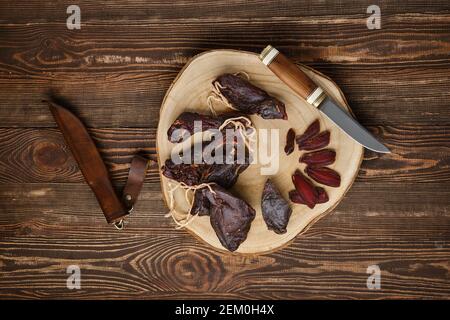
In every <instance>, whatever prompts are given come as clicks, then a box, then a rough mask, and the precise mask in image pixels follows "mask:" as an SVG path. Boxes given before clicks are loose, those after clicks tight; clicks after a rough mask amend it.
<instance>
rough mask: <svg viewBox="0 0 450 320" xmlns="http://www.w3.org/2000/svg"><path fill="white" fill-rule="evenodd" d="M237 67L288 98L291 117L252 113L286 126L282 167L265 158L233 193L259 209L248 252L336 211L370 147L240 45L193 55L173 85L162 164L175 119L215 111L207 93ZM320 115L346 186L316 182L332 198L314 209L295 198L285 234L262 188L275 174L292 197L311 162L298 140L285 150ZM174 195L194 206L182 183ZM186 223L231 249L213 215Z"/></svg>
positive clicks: (274, 245) (161, 129)
mask: <svg viewBox="0 0 450 320" xmlns="http://www.w3.org/2000/svg"><path fill="white" fill-rule="evenodd" d="M299 68H301V69H302V70H303V71H304V72H305V73H306V74H308V75H309V76H310V77H311V78H312V79H313V80H314V81H315V82H316V83H317V84H319V85H320V86H321V87H322V88H324V89H325V90H326V91H327V93H328V94H329V95H330V96H331V97H333V98H334V99H335V100H336V101H338V102H339V103H340V105H341V106H344V107H345V108H346V109H347V110H348V111H349V112H351V110H350V107H349V106H348V104H347V101H346V99H345V97H344V95H343V93H342V92H341V90H340V89H339V87H338V86H337V85H336V84H335V83H334V82H333V81H332V80H331V79H329V78H328V77H326V76H324V75H323V74H321V73H320V72H318V71H316V70H313V69H312V68H309V67H306V66H303V65H299ZM236 72H246V73H247V74H248V75H249V76H250V81H251V82H252V83H253V84H255V85H256V86H258V87H260V88H262V89H264V90H266V91H267V92H268V93H269V94H271V95H272V96H275V97H277V98H278V99H280V100H281V101H283V102H284V103H285V105H286V111H287V114H288V117H289V119H288V120H287V121H286V120H264V119H262V118H260V117H259V116H256V115H255V116H250V118H251V120H252V121H253V123H254V125H255V127H256V128H257V129H260V128H267V129H269V128H278V129H280V131H279V132H280V133H279V139H280V150H279V154H280V157H279V164H280V170H279V171H278V173H277V174H275V175H272V176H264V175H261V174H260V169H261V165H260V164H255V165H251V166H250V167H249V168H248V169H247V170H245V171H244V172H243V173H242V174H241V175H240V176H239V179H238V181H237V183H236V185H235V186H234V187H233V188H232V189H231V191H232V192H233V193H235V194H236V195H238V196H239V197H241V198H243V199H244V200H246V201H247V202H248V203H249V204H250V205H252V207H253V208H254V209H255V210H256V217H255V219H254V220H253V222H252V225H251V228H250V231H249V233H248V236H247V239H246V240H245V241H244V242H243V243H242V244H241V245H240V247H239V248H238V249H237V250H236V251H235V252H236V253H248V254H254V253H265V252H270V251H273V250H275V249H279V248H282V247H284V246H285V245H286V244H288V243H289V242H290V241H291V240H293V239H294V238H295V237H296V236H297V235H299V234H303V233H304V232H305V231H306V230H307V229H308V228H309V227H310V226H311V225H313V224H314V222H316V221H318V220H319V219H320V218H322V217H324V216H325V215H326V214H328V213H330V212H331V211H332V210H333V209H334V208H335V207H336V205H337V204H338V203H339V202H340V201H341V200H342V199H343V197H344V195H345V193H346V192H347V191H348V190H349V189H350V187H351V185H352V184H353V182H354V180H355V178H356V176H357V174H358V171H359V167H360V165H361V161H362V158H363V152H364V149H363V147H362V146H361V145H359V144H358V143H356V142H355V141H353V139H351V138H350V137H348V136H347V135H346V134H345V133H344V132H343V131H342V130H340V129H339V128H337V127H336V126H335V125H334V124H333V123H332V122H331V120H329V119H328V118H327V117H326V116H325V115H322V114H321V113H320V112H319V111H318V110H317V109H316V108H314V107H313V106H311V105H309V104H307V103H306V101H304V100H302V99H301V98H300V97H298V96H297V95H296V94H295V93H294V92H293V91H292V90H291V89H290V88H288V87H287V86H286V85H285V84H284V83H283V82H282V81H281V80H279V79H278V78H277V77H276V76H275V75H274V74H273V73H272V72H271V71H270V70H269V69H268V68H267V67H266V66H265V65H263V64H262V63H261V62H260V60H259V58H258V55H257V54H255V53H251V52H245V51H238V50H213V51H207V52H203V53H201V54H199V55H197V56H195V57H193V58H191V59H190V60H189V61H188V62H187V63H186V65H185V66H184V67H183V69H182V70H181V71H180V73H179V74H178V76H177V77H176V78H175V80H174V81H173V83H172V85H171V86H170V88H169V89H168V90H167V93H166V95H165V97H164V100H163V102H162V106H161V110H160V119H159V124H158V130H157V138H156V148H157V152H158V166H159V169H161V166H162V165H163V164H164V161H165V160H166V159H168V158H169V157H170V153H171V150H172V148H173V147H174V146H175V145H174V144H172V143H170V142H169V141H168V140H167V130H168V128H169V127H170V125H171V124H172V123H173V121H174V120H175V119H176V118H177V117H178V116H179V115H180V114H181V113H182V112H184V111H194V112H200V113H206V114H210V111H209V109H208V107H207V104H206V98H207V96H208V94H209V93H210V92H211V82H212V81H213V80H214V79H215V78H216V77H217V76H219V75H220V74H222V73H236ZM216 106H217V107H218V108H217V109H216V110H217V111H218V112H221V111H230V110H229V109H226V107H224V106H219V105H218V104H216ZM316 119H320V125H321V130H329V131H330V132H331V141H330V145H329V146H328V147H329V148H332V149H334V150H336V162H335V163H334V164H332V165H330V166H329V167H330V168H332V169H334V170H336V171H337V172H339V174H340V175H341V186H340V187H339V188H331V187H327V186H323V185H320V184H318V183H316V185H318V186H321V187H323V188H325V190H326V191H327V193H328V195H329V198H330V200H329V201H328V202H327V203H324V204H318V205H316V206H315V207H314V209H309V208H308V207H307V206H305V205H300V204H293V203H291V207H292V215H291V218H290V221H289V224H288V227H287V232H286V233H285V234H281V235H279V234H276V233H274V232H273V231H270V230H268V229H267V226H266V224H265V222H264V220H263V217H262V214H261V194H262V189H263V187H264V183H265V181H266V179H268V178H269V177H270V178H271V179H272V181H273V182H274V183H275V184H276V186H277V188H278V189H279V190H280V191H281V193H282V195H283V196H284V197H285V199H286V200H288V199H289V197H288V192H289V191H290V190H292V189H294V186H293V184H292V181H291V175H292V174H293V173H294V172H295V170H296V169H300V170H302V171H303V169H304V168H305V165H304V164H301V163H299V161H298V159H299V157H300V156H301V155H302V154H303V152H302V151H299V150H298V148H297V146H296V148H295V151H294V152H293V153H292V154H290V155H289V156H286V154H285V153H284V151H283V149H284V144H285V139H286V133H287V131H288V130H289V128H291V127H292V128H294V129H295V131H296V134H300V133H302V132H303V131H304V130H305V129H306V127H307V126H308V125H309V124H310V123H311V122H312V121H314V120H316ZM160 177H161V189H162V192H163V195H164V197H163V198H164V201H165V202H166V204H167V203H168V201H169V196H168V187H169V185H168V184H169V183H172V184H174V183H176V182H170V180H169V179H167V178H166V177H164V176H163V175H162V174H161V170H160ZM174 199H175V204H176V209H177V210H178V211H180V212H187V210H189V207H188V204H187V202H186V201H185V200H184V193H183V192H182V191H181V190H180V189H178V190H177V192H175V193H174ZM168 219H170V218H168ZM186 229H188V230H189V231H191V232H192V233H193V234H194V235H196V236H197V237H199V238H200V239H202V240H203V241H205V242H207V243H208V244H210V245H211V246H213V247H215V248H217V249H219V250H221V251H223V250H226V249H225V248H224V247H223V246H222V245H221V243H220V242H219V239H218V238H217V235H216V234H215V232H214V230H213V228H212V227H211V224H210V219H209V217H208V216H203V217H195V219H194V220H193V221H192V222H191V223H190V224H189V225H188V226H187V227H186ZM174 232H180V231H179V230H175V224H174ZM305 236H306V235H305ZM227 252H228V251H227Z"/></svg>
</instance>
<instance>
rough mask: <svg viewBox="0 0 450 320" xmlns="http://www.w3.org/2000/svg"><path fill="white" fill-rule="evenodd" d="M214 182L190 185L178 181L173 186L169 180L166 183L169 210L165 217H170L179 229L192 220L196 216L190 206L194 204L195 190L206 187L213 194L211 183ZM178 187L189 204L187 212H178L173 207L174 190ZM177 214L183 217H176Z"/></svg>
mask: <svg viewBox="0 0 450 320" xmlns="http://www.w3.org/2000/svg"><path fill="white" fill-rule="evenodd" d="M214 184H215V183H213V182H210V183H201V184H198V185H194V186H190V185H187V184H186V183H184V182H179V183H177V184H175V185H174V186H173V183H172V182H169V183H168V186H169V190H168V193H169V210H170V211H169V213H167V214H166V215H165V217H166V218H167V217H172V219H173V221H174V222H175V224H176V225H177V226H176V227H175V228H176V229H181V228H184V227H186V226H187V225H188V224H189V223H191V222H192V220H193V219H194V217H195V216H196V215H193V214H192V213H191V211H192V207H193V205H194V195H195V192H196V191H197V190H199V189H203V188H208V189H209V191H210V192H211V193H214V194H215V193H216V192H215V191H214V190H213V188H212V185H214ZM179 188H181V189H183V191H184V198H185V200H186V202H187V204H188V205H189V210H188V211H187V213H181V212H178V211H177V210H176V208H175V198H174V192H175V191H176V190H177V189H179ZM190 194H192V196H190ZM177 216H182V217H183V218H181V219H178V218H177Z"/></svg>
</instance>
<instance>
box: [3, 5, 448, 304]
mask: <svg viewBox="0 0 450 320" xmlns="http://www.w3.org/2000/svg"><path fill="white" fill-rule="evenodd" d="M376 2H378V3H372V1H362V0H350V1H264V2H258V1H240V0H236V1H222V0H216V1H212V2H201V1H197V0H186V1H178V2H172V1H154V2H153V1H145V0H131V1H106V0H105V1H94V0H89V1H84V0H83V1H77V2H76V3H74V2H73V1H48V0H45V1H42V0H39V1H37V0H28V1H25V0H21V1H7V0H1V1H0V298H3V299H9V298H83V299H84V298H120V299H121V298H136V299H160V298H175V299H191V298H208V299H209V298H212V299H215V298H252V299H256V298H258V299H260V298H269V299H271V298H286V299H303V298H314V299H317V298H344V299H346V298H375V299H378V298H427V299H428V298H448V297H449V295H450V262H449V260H450V210H449V205H450V188H449V182H450V168H449V166H450V103H449V99H450V2H449V1H448V0H440V1H439V0H438V1H424V0H421V1H376ZM70 4H78V5H79V6H80V8H81V30H68V29H67V27H66V19H67V17H68V14H67V13H66V9H67V6H69V5H70ZM371 4H378V5H379V6H380V8H381V29H379V30H369V29H368V28H367V26H366V20H367V18H368V17H369V14H367V13H366V10H367V7H368V6H369V5H371ZM268 43H271V44H272V45H275V46H276V47H278V48H279V49H280V50H281V51H283V52H284V53H285V54H286V55H288V56H290V57H291V58H293V59H294V60H295V61H297V62H302V63H305V64H307V65H309V66H311V67H313V68H316V69H317V70H319V71H321V72H323V73H325V74H326V75H328V76H330V77H331V78H333V79H334V80H335V81H336V83H337V84H338V85H339V86H340V87H341V88H342V90H343V92H344V93H345V95H346V97H347V99H348V101H349V104H350V106H351V107H352V108H353V111H354V113H355V114H356V116H357V118H358V119H359V120H360V122H361V123H362V124H363V125H364V126H366V127H367V128H369V129H370V130H371V131H372V132H374V133H376V134H377V135H378V136H380V137H381V138H382V139H383V140H384V141H385V142H386V145H387V146H388V147H389V148H390V149H391V150H392V153H391V154H387V155H380V154H375V153H373V152H366V153H365V160H364V161H363V163H362V166H361V170H360V173H359V175H358V178H357V180H356V182H355V184H354V185H353V187H352V188H351V190H350V191H349V193H348V194H347V195H346V197H345V198H344V200H343V201H342V202H341V203H340V204H339V206H338V207H337V208H336V209H335V210H334V212H333V213H332V214H331V215H329V216H327V217H326V218H324V219H322V220H320V221H319V222H318V223H317V224H315V225H314V226H313V227H312V228H311V229H309V230H308V232H306V233H305V234H304V235H302V236H298V237H297V238H296V239H295V241H294V242H292V243H291V244H290V245H289V246H288V247H286V248H284V249H282V250H279V251H276V252H273V253H270V254H264V255H258V256H240V255H232V254H223V253H221V252H218V251H216V250H214V249H212V248H210V247H209V246H207V245H206V244H204V243H203V242H202V241H199V240H197V239H196V238H194V237H193V236H191V235H190V234H189V233H188V232H187V231H184V230H174V225H173V223H172V222H171V220H170V219H167V218H164V214H165V213H166V212H167V209H166V207H165V205H164V203H163V201H162V198H161V194H160V186H159V178H158V172H157V169H156V168H152V170H151V171H150V172H149V173H148V176H147V178H146V184H145V186H144V189H143V192H142V194H141V197H140V201H139V203H138V204H137V206H136V211H135V214H134V215H133V217H132V218H131V219H130V222H129V224H128V225H127V227H126V229H125V230H123V231H121V232H117V231H115V230H114V228H112V227H111V226H108V225H106V223H105V221H104V218H103V216H102V213H101V211H100V209H99V207H98V205H97V202H96V200H95V198H94V196H93V194H92V193H91V191H90V189H89V188H88V186H87V185H86V184H85V183H84V182H83V178H82V176H81V174H80V171H79V169H78V168H77V165H76V163H75V162H74V159H73V158H72V156H71V153H70V151H69V150H68V149H67V147H66V145H65V144H64V141H63V138H62V136H61V133H60V132H59V131H58V129H57V128H56V125H55V123H54V121H53V118H52V116H51V114H50V113H49V111H48V109H47V106H46V105H44V104H43V103H41V100H42V99H43V98H45V97H46V96H48V95H57V96H61V97H64V99H66V101H68V103H69V104H70V105H72V107H73V109H74V111H75V112H76V113H77V114H78V115H79V116H80V117H81V119H82V120H83V121H84V122H85V123H86V124H87V126H88V127H89V128H90V133H91V134H92V135H93V137H94V139H95V141H96V143H97V144H98V146H99V147H100V149H101V153H102V155H103V156H104V159H105V160H106V162H107V166H108V168H109V169H110V170H111V172H112V177H113V179H114V184H115V186H117V188H120V187H121V186H123V183H124V180H125V178H126V174H127V170H128V168H129V163H130V160H131V158H132V156H133V155H134V154H135V153H136V152H139V151H141V152H144V153H145V154H147V155H148V156H149V157H152V158H154V157H155V153H156V150H155V133H156V126H157V123H158V112H159V108H160V105H161V102H162V98H163V96H164V93H165V92H166V90H167V89H168V88H169V86H170V84H171V82H172V80H173V79H174V78H175V76H176V75H177V73H178V72H179V71H180V69H181V68H182V67H183V65H184V64H185V63H186V61H187V60H188V59H189V58H190V57H192V56H193V55H195V54H198V53H200V52H203V51H205V50H210V49H217V48H227V49H241V50H248V51H252V52H259V51H260V50H261V49H262V48H263V47H264V46H265V45H266V44H268ZM69 265H78V266H80V268H81V289H79V290H68V289H67V287H66V279H67V277H68V274H67V273H66V268H67V267H68V266H69ZM369 265H378V266H379V267H380V270H381V289H380V290H369V289H368V288H367V286H366V280H367V277H368V276H369V275H368V274H367V273H366V270H367V267H368V266H369Z"/></svg>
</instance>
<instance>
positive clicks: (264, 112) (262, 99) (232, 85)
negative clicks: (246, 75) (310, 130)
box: [213, 73, 287, 120]
mask: <svg viewBox="0 0 450 320" xmlns="http://www.w3.org/2000/svg"><path fill="white" fill-rule="evenodd" d="M213 85H214V86H215V87H216V88H218V90H219V91H220V94H221V95H222V96H223V97H224V98H225V99H226V100H227V101H228V103H229V104H230V105H231V106H232V107H233V108H234V109H236V110H239V111H240V112H243V113H245V114H258V115H260V116H261V117H262V118H264V119H284V120H287V114H286V107H285V105H284V103H283V102H281V101H279V100H278V99H276V98H274V97H272V96H270V95H269V94H268V93H267V92H265V91H264V90H262V89H260V88H258V87H256V86H254V85H253V84H251V83H250V82H249V81H247V80H245V79H242V78H241V77H239V76H236V75H233V74H230V73H226V74H222V75H221V76H219V77H218V78H217V79H216V80H214V82H213Z"/></svg>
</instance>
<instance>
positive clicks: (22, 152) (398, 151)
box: [0, 124, 450, 185]
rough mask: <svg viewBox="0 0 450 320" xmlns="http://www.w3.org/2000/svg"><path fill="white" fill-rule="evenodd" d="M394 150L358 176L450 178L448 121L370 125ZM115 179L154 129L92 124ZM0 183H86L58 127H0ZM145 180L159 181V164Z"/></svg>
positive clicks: (151, 141) (145, 148)
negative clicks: (117, 127) (98, 126)
mask: <svg viewBox="0 0 450 320" xmlns="http://www.w3.org/2000/svg"><path fill="white" fill-rule="evenodd" d="M369 130H371V131H373V132H374V133H376V135H377V136H379V137H380V138H381V139H382V140H383V141H384V142H385V143H386V145H387V146H388V147H389V148H390V149H391V151H392V153H391V154H376V153H374V152H370V151H366V155H365V159H366V160H365V161H363V163H362V166H361V171H360V173H359V175H358V178H357V179H358V181H374V182H381V181H383V182H408V183H420V182H449V181H450V173H449V170H448V167H449V165H450V124H440V125H413V124H402V125H400V124H399V125H397V126H384V127H381V126H380V127H369ZM90 133H91V135H92V137H93V138H94V140H95V141H96V143H97V145H98V147H99V148H100V152H101V154H102V156H103V158H104V160H105V162H106V164H107V167H108V169H109V170H110V173H111V177H112V178H113V179H114V181H115V183H116V184H119V185H122V184H123V183H124V182H125V180H126V177H127V174H128V169H129V164H130V162H131V159H132V157H133V156H134V155H135V154H136V153H141V154H143V155H145V156H147V157H149V158H151V159H154V160H156V149H155V139H156V130H155V129H148V128H134V129H125V128H122V129H90ZM0 163H2V166H1V167H0V182H3V183H11V182H17V183H24V182H31V183H39V182H66V183H68V182H82V181H83V177H82V175H81V172H80V171H79V169H78V167H77V164H76V162H75V161H74V159H73V157H72V155H71V153H70V151H69V150H68V149H67V146H66V144H65V142H64V139H63V137H62V135H61V133H60V132H59V130H58V129H37V128H11V129H7V128H3V129H2V128H0ZM146 181H147V182H158V181H159V174H158V171H157V166H153V167H152V168H151V170H149V173H148V175H147V179H146Z"/></svg>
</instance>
